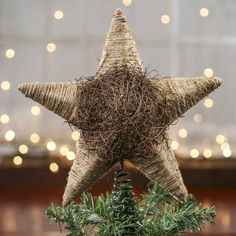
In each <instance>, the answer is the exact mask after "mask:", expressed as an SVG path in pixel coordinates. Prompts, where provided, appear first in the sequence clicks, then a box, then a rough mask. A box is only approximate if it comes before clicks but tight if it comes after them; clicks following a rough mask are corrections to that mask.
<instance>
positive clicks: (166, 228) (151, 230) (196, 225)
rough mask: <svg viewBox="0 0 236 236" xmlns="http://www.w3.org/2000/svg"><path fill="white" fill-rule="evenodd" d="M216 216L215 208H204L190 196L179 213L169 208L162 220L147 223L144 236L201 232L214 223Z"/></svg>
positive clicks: (170, 235)
mask: <svg viewBox="0 0 236 236" xmlns="http://www.w3.org/2000/svg"><path fill="white" fill-rule="evenodd" d="M170 209H171V210H170ZM215 216H216V213H215V207H211V208H209V209H206V208H202V207H201V204H199V203H197V202H196V200H195V199H194V198H193V197H192V196H189V197H188V198H187V200H186V201H185V202H184V203H183V205H182V207H181V208H180V209H179V210H178V211H176V212H174V211H173V208H171V207H170V208H168V207H167V208H166V212H165V214H164V216H163V217H162V218H160V219H158V218H156V219H155V220H154V221H147V222H146V224H145V226H144V228H145V229H146V230H145V231H146V233H145V234H144V235H146V236H152V235H153V236H154V235H155V236H172V235H181V234H182V233H184V231H185V230H189V231H191V232H193V231H195V230H201V229H202V228H203V226H204V224H206V223H207V222H210V223H213V221H214V218H215Z"/></svg>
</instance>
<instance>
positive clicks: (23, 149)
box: [19, 144, 29, 154]
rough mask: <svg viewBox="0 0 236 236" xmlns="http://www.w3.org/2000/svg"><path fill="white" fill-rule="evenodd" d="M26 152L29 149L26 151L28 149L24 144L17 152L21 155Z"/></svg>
mask: <svg viewBox="0 0 236 236" xmlns="http://www.w3.org/2000/svg"><path fill="white" fill-rule="evenodd" d="M28 150H29V149H28V147H27V146H26V145H25V144H22V145H20V146H19V152H20V153H21V154H26V153H27V152H28Z"/></svg>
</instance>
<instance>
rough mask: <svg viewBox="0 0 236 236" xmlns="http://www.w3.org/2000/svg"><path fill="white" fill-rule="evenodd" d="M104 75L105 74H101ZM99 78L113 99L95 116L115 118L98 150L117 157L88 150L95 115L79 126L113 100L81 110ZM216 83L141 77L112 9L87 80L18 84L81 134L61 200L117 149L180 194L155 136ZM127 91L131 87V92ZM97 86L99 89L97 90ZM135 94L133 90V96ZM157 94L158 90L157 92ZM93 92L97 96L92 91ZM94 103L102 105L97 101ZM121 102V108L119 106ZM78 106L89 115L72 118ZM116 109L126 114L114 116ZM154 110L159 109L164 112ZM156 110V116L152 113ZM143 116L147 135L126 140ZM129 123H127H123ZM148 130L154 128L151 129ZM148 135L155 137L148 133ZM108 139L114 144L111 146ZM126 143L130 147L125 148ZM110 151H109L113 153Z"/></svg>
mask: <svg viewBox="0 0 236 236" xmlns="http://www.w3.org/2000/svg"><path fill="white" fill-rule="evenodd" d="M134 67H135V71H136V72H137V71H138V72H140V73H141V74H142V76H141V77H142V78H141V79H137V80H136V78H135V75H134V74H135V73H133V71H134V69H133V68H134ZM112 68H113V69H114V68H119V70H118V72H119V73H118V72H116V73H114V70H112ZM122 68H124V71H125V72H124V73H123V74H122V73H120V72H122ZM111 73H112V74H111ZM105 75H106V76H105ZM124 75H125V76H124ZM109 76H110V77H109ZM104 77H105V78H108V79H107V80H106V79H104ZM133 77H134V78H133ZM117 78H118V79H117ZM113 80H114V81H116V86H117V84H118V87H115V85H114V86H113V82H112V81H113ZM104 81H105V82H106V81H107V82H109V83H110V87H109V91H112V93H113V94H114V97H112V99H113V100H114V104H113V106H111V107H110V108H109V109H110V110H109V109H108V108H107V109H108V110H109V112H110V111H112V112H110V113H109V114H108V115H107V114H105V113H104V112H103V113H102V112H101V113H102V114H101V115H100V116H101V117H102V118H104V119H108V120H109V117H112V120H116V123H115V124H114V123H113V126H114V127H116V128H117V127H118V128H117V129H116V130H115V131H114V130H113V133H112V139H111V138H110V139H111V140H112V142H110V143H109V142H108V143H106V145H105V147H104V150H107V151H109V150H110V151H111V152H110V154H109V155H112V153H116V154H117V153H118V154H117V155H118V158H113V159H110V158H109V155H107V156H106V155H104V151H101V150H100V149H99V148H98V149H96V148H94V150H92V151H91V150H90V147H89V145H88V143H86V140H89V139H88V138H86V137H88V136H86V135H87V133H89V135H90V136H89V137H93V133H96V132H97V131H96V127H101V125H100V124H99V125H100V126H98V125H97V123H98V121H97V120H95V122H97V123H96V125H94V126H92V128H91V127H90V128H89V129H90V130H89V131H88V130H86V129H88V128H83V127H88V126H86V122H88V120H89V119H90V120H91V119H92V118H93V119H94V117H92V118H91V116H93V114H100V113H99V112H100V110H102V109H103V107H102V106H104V107H106V106H108V105H107V103H106V101H107V100H109V101H110V100H111V101H113V100H112V99H111V98H110V97H105V96H104V98H103V100H99V103H97V104H96V105H95V106H93V110H92V108H91V109H90V107H87V108H86V107H85V108H86V109H87V110H86V109H85V111H83V109H82V108H83V106H79V105H81V104H80V103H82V98H81V97H83V95H82V94H83V93H85V92H84V91H85V90H86V89H87V90H88V91H89V94H91V93H92V91H93V89H91V88H90V87H91V86H92V84H93V83H95V84H102V83H104ZM120 81H121V82H122V83H121V82H120ZM136 81H139V82H138V83H137V84H138V86H140V89H137V86H133V87H132V84H133V85H135V83H136ZM140 81H141V82H140ZM221 83H222V80H221V79H220V78H218V77H211V78H207V77H196V78H162V77H157V78H153V79H149V78H147V76H146V74H145V72H144V69H143V67H142V63H141V60H140V58H139V54H138V51H137V48H136V44H135V42H134V39H133V36H132V34H131V31H130V29H129V27H128V24H127V20H126V18H125V16H124V14H123V12H122V11H121V10H120V9H117V10H116V11H115V13H114V15H113V19H112V22H111V26H110V30H109V32H108V35H107V38H106V43H105V46H104V49H103V53H102V57H101V60H100V64H99V67H98V71H97V73H96V75H95V76H94V77H93V80H92V81H88V82H84V84H83V83H82V82H81V83H80V82H75V83H71V82H67V83H32V84H31V83H26V84H21V85H20V86H19V90H20V91H21V92H22V93H24V94H25V96H26V97H29V98H31V99H33V100H35V101H36V102H38V103H39V104H41V105H43V106H44V107H46V108H48V109H49V110H51V111H53V112H54V113H56V114H58V115H59V116H61V117H62V118H63V119H65V120H67V121H68V122H69V123H70V124H72V125H74V126H75V127H77V128H78V129H79V131H80V133H81V138H80V140H79V142H78V143H77V145H76V146H77V152H76V158H75V160H74V162H73V165H72V167H71V170H70V172H69V177H68V182H67V186H66V189H65V192H64V195H63V205H66V204H68V203H69V202H70V201H71V200H73V199H74V198H76V197H77V196H78V195H80V194H81V193H82V192H83V191H85V190H87V189H88V188H89V187H90V186H91V185H93V184H94V183H95V182H96V181H97V180H98V179H99V178H101V177H102V176H103V175H104V174H105V173H106V172H107V171H109V169H111V168H112V166H113V165H114V164H116V163H117V162H118V161H119V155H120V156H122V155H123V156H122V159H123V158H125V159H128V160H129V161H130V162H131V163H133V164H134V165H135V167H136V168H137V169H138V170H140V171H141V172H142V173H144V174H145V175H146V177H147V178H149V179H150V180H151V181H153V182H155V183H157V184H159V185H160V186H161V187H163V188H165V189H166V190H167V191H169V192H171V193H172V194H173V195H175V196H177V197H178V198H180V199H183V198H185V197H186V196H187V190H186V188H185V185H184V183H183V180H182V176H181V173H180V170H179V168H178V164H177V161H176V159H175V156H174V154H173V152H172V151H171V150H170V147H169V145H168V140H167V138H166V136H163V135H162V139H157V138H156V137H159V136H160V135H159V134H163V130H164V132H165V130H166V127H168V125H170V124H171V123H173V122H174V121H175V120H176V119H178V118H179V117H181V116H182V115H183V114H184V113H185V112H186V111H187V110H188V109H190V108H191V107H192V106H194V105H195V104H196V103H198V102H199V101H200V100H201V99H202V98H203V97H205V96H207V95H208V94H209V93H210V92H212V91H213V90H214V89H216V88H217V87H218V86H220V84H221ZM137 84H136V85H137ZM104 88H105V87H104ZM135 89H136V90H135ZM104 90H105V89H104ZM149 90H150V91H151V92H150V95H149V94H145V93H143V92H142V91H149ZM132 91H136V92H133V93H132ZM155 91H156V92H155ZM100 92H101V93H102V92H103V90H101V91H100ZM155 93H156V94H155ZM137 94H138V96H136V95H137ZM160 94H162V95H163V96H162V97H160V96H159V95H160ZM97 95H98V96H99V94H98V93H97ZM136 97H139V101H136ZM140 97H141V98H140ZM149 97H152V98H149ZM159 97H160V99H159ZM114 98H116V99H114ZM93 99H94V100H96V97H95V98H94V97H91V100H93ZM87 100H90V99H87ZM128 100H130V101H131V102H130V103H129V104H128V102H127V101H128ZM140 101H141V102H140ZM144 101H146V103H147V104H149V105H148V107H145V108H144V105H143V103H144ZM154 101H156V102H154ZM88 102H93V101H88ZM91 104H92V103H91ZM99 104H102V105H101V106H100V107H99ZM103 104H105V105H103ZM124 104H126V106H124ZM127 104H128V106H127ZM133 104H137V106H136V105H134V107H135V108H134V109H133V110H132V109H131V115H130V111H128V109H130V107H131V108H132V106H133ZM124 107H125V109H126V110H124ZM150 107H151V108H150ZM79 108H81V109H82V111H83V112H84V113H89V116H86V119H84V120H83V122H82V123H80V121H78V118H79V117H81V115H78V114H79V113H81V110H80V109H79ZM160 108H162V109H160ZM122 109H123V110H122ZM88 110H89V111H88ZM140 111H142V112H143V114H147V115H146V116H138V115H137V113H140ZM150 111H154V113H153V114H152V112H150ZM145 112H146V113H145ZM120 114H128V115H126V116H120ZM160 114H164V115H165V116H164V115H163V116H162V115H160ZM156 116H158V117H161V118H160V119H156V118H155V117H156ZM101 117H100V118H101ZM119 117H121V118H119ZM124 117H125V119H124ZM137 117H138V118H137ZM141 117H142V118H141ZM145 117H146V118H145ZM162 117H163V118H162ZM165 117H167V118H168V119H167V118H165ZM122 119H123V120H122ZM132 119H133V120H132ZM142 119H143V120H142ZM145 119H147V121H148V122H151V121H155V122H156V123H155V124H154V123H150V124H152V125H151V126H152V127H150V125H149V126H147V127H146V128H147V130H148V132H149V133H148V134H149V135H150V134H151V137H145V139H144V140H145V142H143V143H142V145H141V144H140V146H139V143H138V142H137V141H135V142H134V143H132V142H131V141H130V140H133V139H134V140H142V139H141V138H140V137H142V133H145V132H146V128H140V127H141V125H142V122H144V120H145ZM155 119H156V120H155ZM163 119H166V121H163ZM112 120H111V122H112ZM131 121H132V122H131ZM101 123H102V122H101ZM119 123H120V124H122V132H121V131H120V129H121V128H120V127H121V126H119ZM78 124H80V125H78ZM124 124H126V125H124ZM133 124H137V125H138V124H139V126H138V127H139V128H135V125H133ZM147 124H149V123H147ZM102 127H103V132H100V133H99V135H100V136H101V139H102V138H103V133H105V132H106V127H107V126H105V125H103V126H102ZM104 127H105V128H104ZM129 127H132V128H131V129H129ZM163 127H164V128H163ZM104 129H105V130H104ZM109 129H111V127H108V128H107V130H109ZM114 129H115V128H114ZM101 130H102V129H101ZM117 130H118V131H117ZM124 130H125V132H124ZM153 130H154V131H155V132H154V134H153ZM151 131H152V132H151ZM97 133H98V132H97ZM121 133H122V135H123V136H122V135H121ZM158 135H159V136H158ZM139 136H140V137H139ZM143 136H144V135H143ZM152 136H155V137H154V138H153V137H152ZM104 137H105V135H104ZM118 137H119V138H120V137H122V139H123V141H122V139H121V138H120V139H119V140H118ZM117 140H118V141H117ZM147 140H148V141H147ZM150 140H151V141H150ZM152 140H159V142H152ZM160 140H161V141H160ZM104 142H105V141H104ZM129 142H131V145H130V146H131V147H129V145H128V144H127V143H129ZM114 143H115V144H116V147H114ZM109 145H110V146H109ZM117 147H118V148H117ZM109 148H110V149H109ZM129 149H130V150H131V151H129ZM117 150H118V151H117ZM123 150H128V151H126V152H125V154H124V153H123V152H122V151H123ZM142 150H148V151H142ZM122 153H123V154H122ZM147 153H148V154H147ZM116 154H114V156H115V155H116Z"/></svg>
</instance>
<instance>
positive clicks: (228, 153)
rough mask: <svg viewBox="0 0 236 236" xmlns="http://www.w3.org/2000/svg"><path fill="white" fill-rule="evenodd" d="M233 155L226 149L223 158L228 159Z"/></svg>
mask: <svg viewBox="0 0 236 236" xmlns="http://www.w3.org/2000/svg"><path fill="white" fill-rule="evenodd" d="M231 155H232V151H231V150H230V149H224V151H223V156H224V157H226V158H228V157H231Z"/></svg>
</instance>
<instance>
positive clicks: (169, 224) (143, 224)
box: [46, 186, 216, 236]
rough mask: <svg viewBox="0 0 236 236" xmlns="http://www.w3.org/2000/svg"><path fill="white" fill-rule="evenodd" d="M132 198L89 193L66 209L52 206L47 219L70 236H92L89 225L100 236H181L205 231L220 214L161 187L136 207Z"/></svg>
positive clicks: (124, 194)
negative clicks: (207, 224)
mask: <svg viewBox="0 0 236 236" xmlns="http://www.w3.org/2000/svg"><path fill="white" fill-rule="evenodd" d="M132 199H133V193H132V190H131V189H126V190H124V189H120V190H119V191H114V192H113V194H112V195H111V196H110V195H107V196H100V197H93V196H92V195H91V194H89V193H86V194H83V195H82V196H81V203H80V204H78V203H75V202H71V203H70V204H69V205H67V206H66V207H62V208H61V207H57V206H55V205H54V204H52V205H51V207H50V208H48V210H47V212H46V216H47V217H48V218H50V219H51V220H53V221H55V222H57V223H59V225H60V227H61V228H65V229H68V230H69V231H70V234H69V235H70V236H82V235H83V236H84V235H89V233H90V234H91V231H89V230H88V227H87V226H88V225H94V226H96V231H97V232H96V235H99V236H122V235H125V236H127V235H137V236H139V235H140V236H141V235H142V236H177V235H182V234H183V233H184V231H186V230H189V231H192V232H193V231H195V230H200V229H202V228H203V226H204V224H205V223H207V222H210V223H212V222H213V220H214V217H215V215H216V213H215V207H211V208H209V209H205V208H202V206H201V204H199V203H198V202H197V201H196V200H195V199H194V198H193V197H192V196H189V197H188V198H187V199H186V201H184V202H182V203H180V202H179V201H178V200H177V199H174V198H173V197H172V196H171V195H170V194H169V193H167V192H166V191H165V190H163V189H161V188H160V187H158V186H154V187H153V188H152V189H150V190H149V192H148V193H147V194H145V195H143V201H142V202H139V203H138V204H137V206H136V208H135V206H134V202H133V200H132ZM111 206H112V207H111ZM135 209H137V210H135ZM118 219H120V220H118ZM134 228H135V229H137V231H136V230H133V229H134ZM130 229H132V231H130ZM127 230H129V231H128V232H129V234H127ZM134 231H135V232H134ZM124 233H125V234H124ZM133 233H134V234H133Z"/></svg>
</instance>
